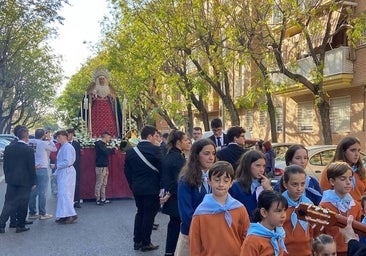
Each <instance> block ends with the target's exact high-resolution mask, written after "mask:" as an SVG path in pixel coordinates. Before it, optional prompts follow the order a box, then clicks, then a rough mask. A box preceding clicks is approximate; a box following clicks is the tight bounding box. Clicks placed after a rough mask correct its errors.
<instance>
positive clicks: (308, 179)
mask: <svg viewBox="0 0 366 256" xmlns="http://www.w3.org/2000/svg"><path fill="white" fill-rule="evenodd" d="M310 180H311V177H310V176H309V175H306V181H305V190H306V191H309V192H310V193H312V194H313V195H316V196H320V197H322V194H321V193H320V192H319V191H318V190H316V189H314V188H311V187H309V184H310Z"/></svg>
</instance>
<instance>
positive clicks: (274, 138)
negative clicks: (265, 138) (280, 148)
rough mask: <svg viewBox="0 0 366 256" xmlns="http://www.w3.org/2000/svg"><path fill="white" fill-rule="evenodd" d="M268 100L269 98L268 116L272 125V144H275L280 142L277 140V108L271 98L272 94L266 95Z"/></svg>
mask: <svg viewBox="0 0 366 256" xmlns="http://www.w3.org/2000/svg"><path fill="white" fill-rule="evenodd" d="M266 98H267V106H268V115H269V121H270V124H271V140H272V143H273V142H278V141H277V140H278V138H277V131H276V130H277V129H276V127H277V126H276V110H275V107H274V105H273V100H272V97H271V94H270V93H268V92H267V93H266Z"/></svg>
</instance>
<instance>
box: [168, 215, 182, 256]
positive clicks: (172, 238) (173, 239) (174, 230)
mask: <svg viewBox="0 0 366 256" xmlns="http://www.w3.org/2000/svg"><path fill="white" fill-rule="evenodd" d="M180 223H181V220H180V217H179V216H178V217H175V216H170V220H169V223H168V230H167V234H166V244H165V253H166V254H171V255H174V252H175V248H176V247H177V242H178V237H179V232H180Z"/></svg>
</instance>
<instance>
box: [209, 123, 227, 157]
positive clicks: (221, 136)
mask: <svg viewBox="0 0 366 256" xmlns="http://www.w3.org/2000/svg"><path fill="white" fill-rule="evenodd" d="M211 131H212V132H213V134H212V135H211V136H210V137H209V138H210V139H211V140H212V141H213V142H214V143H215V146H216V151H219V150H220V149H221V147H223V146H226V145H227V143H228V140H227V136H226V134H225V133H224V131H223V127H222V121H221V119H220V118H214V119H212V120H211Z"/></svg>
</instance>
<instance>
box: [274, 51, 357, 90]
mask: <svg viewBox="0 0 366 256" xmlns="http://www.w3.org/2000/svg"><path fill="white" fill-rule="evenodd" d="M292 70H293V71H294V72H296V73H297V74H301V75H303V76H304V77H306V78H307V79H309V80H312V78H313V77H312V76H313V73H314V71H315V63H314V61H313V59H312V58H311V57H306V58H303V59H300V60H298V61H297V67H294V68H293V69H292ZM339 74H353V61H352V60H350V49H349V47H348V46H341V47H339V48H336V49H333V50H330V51H327V52H326V53H325V65H324V77H325V78H326V77H330V76H335V75H339ZM272 81H273V82H274V84H286V85H291V84H293V83H294V82H293V81H292V80H291V79H289V78H288V77H286V76H285V75H283V74H277V73H276V74H273V75H272Z"/></svg>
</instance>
